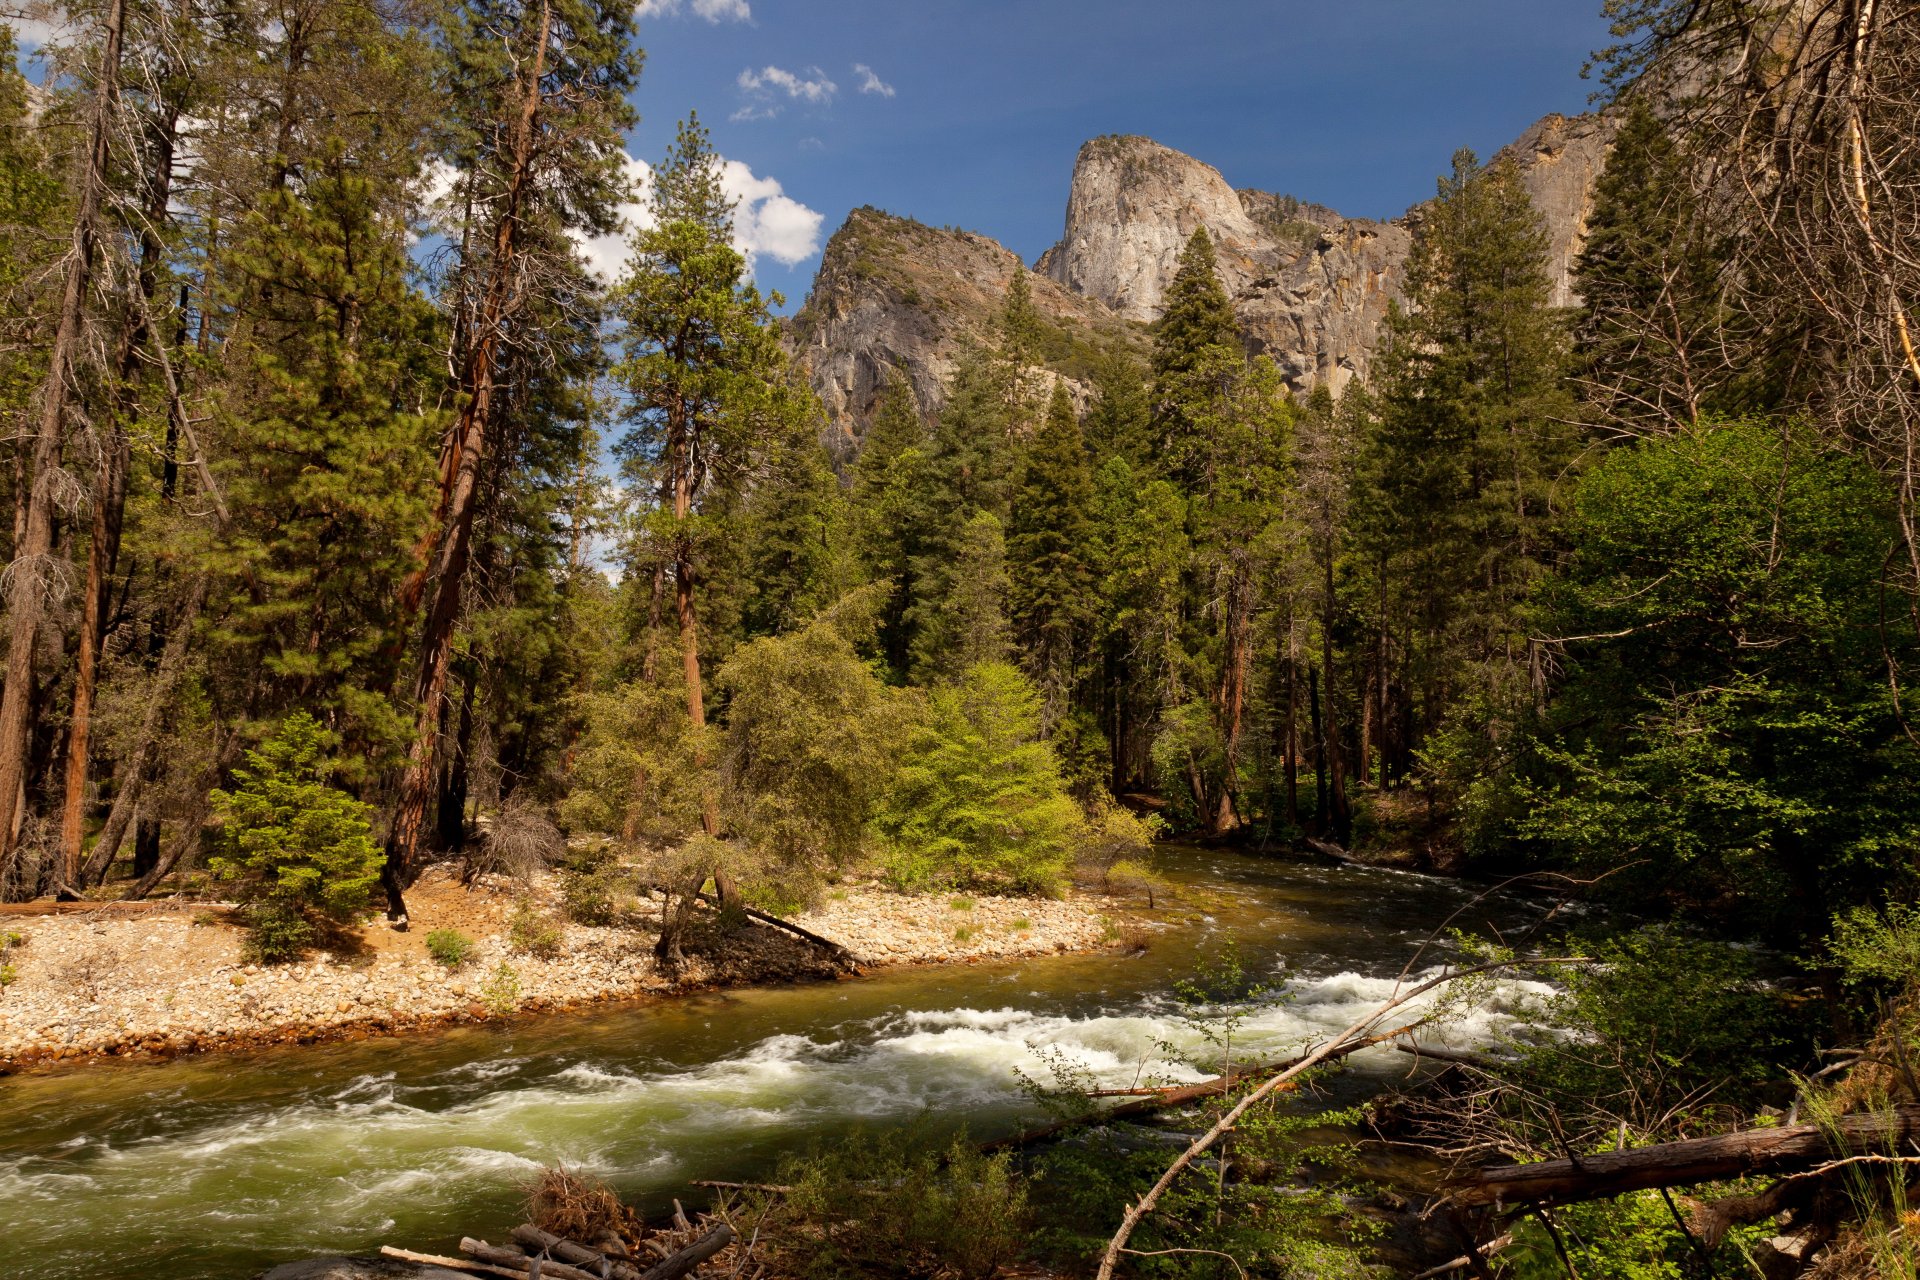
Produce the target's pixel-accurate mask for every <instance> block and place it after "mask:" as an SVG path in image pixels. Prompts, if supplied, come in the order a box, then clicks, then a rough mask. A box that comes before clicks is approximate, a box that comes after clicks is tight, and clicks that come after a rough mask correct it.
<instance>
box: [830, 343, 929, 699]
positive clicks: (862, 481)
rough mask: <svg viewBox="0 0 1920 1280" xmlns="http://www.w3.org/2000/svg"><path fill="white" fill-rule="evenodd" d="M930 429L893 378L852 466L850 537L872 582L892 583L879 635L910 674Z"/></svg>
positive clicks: (901, 674) (889, 658)
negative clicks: (912, 613)
mask: <svg viewBox="0 0 1920 1280" xmlns="http://www.w3.org/2000/svg"><path fill="white" fill-rule="evenodd" d="M927 450H928V442H927V428H926V424H925V423H924V422H923V421H922V420H921V417H920V410H919V408H918V407H917V406H916V405H915V403H914V399H913V388H912V387H911V386H909V385H908V383H907V381H906V379H905V378H904V377H901V376H899V375H897V374H896V375H895V376H894V377H892V378H891V379H889V381H888V383H887V389H886V391H885V393H884V394H883V395H882V396H881V399H880V406H879V408H878V410H876V412H875V413H874V418H873V423H872V425H871V426H869V427H868V428H867V436H866V439H865V440H864V441H862V443H861V446H860V456H859V458H858V459H856V460H855V462H854V465H853V487H852V492H851V493H850V494H849V495H848V506H849V508H850V512H849V524H850V526H851V528H850V536H851V538H852V541H853V549H854V554H855V556H856V557H857V558H858V561H859V565H860V571H861V572H862V573H863V574H864V575H865V577H866V578H867V580H868V581H886V582H888V583H890V584H891V585H890V586H889V587H888V589H887V590H886V592H885V593H884V595H883V596H882V597H881V599H880V601H879V603H878V605H877V608H876V625H875V639H876V641H877V643H878V644H879V646H880V653H881V656H882V657H883V658H885V659H886V663H887V666H888V668H889V669H890V670H891V671H892V672H893V674H894V676H895V677H896V678H898V679H900V680H905V679H906V677H907V669H908V666H909V663H910V655H909V646H910V643H911V638H912V629H911V626H910V623H909V618H908V612H909V610H910V609H911V608H912V606H913V602H914V599H915V597H916V595H917V594H918V582H917V579H916V577H915V572H916V565H917V563H918V560H919V557H920V556H921V555H922V554H923V551H924V548H923V547H922V546H921V539H922V537H923V536H924V534H925V532H926V527H925V522H924V520H923V519H922V516H923V514H924V512H923V507H924V504H925V495H924V492H923V490H924V479H925V475H926V467H927Z"/></svg>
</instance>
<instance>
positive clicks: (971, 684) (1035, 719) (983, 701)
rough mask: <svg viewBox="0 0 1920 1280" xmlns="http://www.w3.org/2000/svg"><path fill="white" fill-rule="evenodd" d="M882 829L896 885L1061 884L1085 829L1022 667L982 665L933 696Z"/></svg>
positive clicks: (1033, 887) (1025, 888)
mask: <svg viewBox="0 0 1920 1280" xmlns="http://www.w3.org/2000/svg"><path fill="white" fill-rule="evenodd" d="M876 824H877V826H878V827H879V829H880V831H881V833H882V834H883V835H884V836H885V838H886V840H887V843H888V848H887V850H886V853H885V855H884V856H885V862H886V866H887V871H888V874H889V875H890V876H891V877H892V878H893V879H894V881H895V882H896V883H899V884H902V885H906V886H910V887H924V886H936V885H950V886H954V887H959V888H981V889H995V888H1006V889H1013V890H1017V891H1021V892H1049V891H1052V890H1053V889H1055V888H1057V887H1058V885H1059V884H1060V883H1061V880H1062V877H1063V875H1064V873H1065V871H1066V869H1067V867H1068V865H1069V863H1070V862H1071V859H1072V857H1073V852H1074V849H1075V847H1076V845H1077V844H1078V842H1079V840H1080V837H1081V832H1082V826H1083V823H1082V819H1081V816H1080V811H1079V807H1078V806H1077V805H1075V804H1074V802H1073V800H1072V798H1071V797H1070V796H1068V795H1067V794H1066V790H1065V787H1064V785H1063V783H1062V781H1061V778H1060V766H1059V763H1058V761H1056V760H1055V759H1054V756H1053V751H1052V749H1051V748H1050V747H1048V745H1047V744H1046V741H1045V740H1044V739H1043V738H1041V736H1040V729H1039V698H1038V696H1037V695H1036V694H1035V692H1034V690H1033V687H1032V685H1030V684H1029V683H1028V682H1027V680H1026V678H1025V677H1024V676H1022V675H1021V674H1020V672H1019V671H1018V670H1017V669H1015V668H1014V667H1011V666H1008V665H1006V664H1005V663H987V664H983V665H981V666H977V667H974V668H972V669H971V670H969V671H968V672H966V674H965V675H964V676H963V678H962V679H961V681H960V683H959V684H957V685H952V686H946V687H942V688H937V689H934V690H933V691H932V692H931V693H930V694H929V696H928V705H927V718H926V722H925V724H924V725H923V726H921V727H920V728H919V729H918V730H917V731H916V732H915V733H914V734H913V736H912V738H911V739H910V741H909V742H908V745H907V748H906V752H905V755H904V757H903V759H902V761H901V765H900V771H899V774H898V777H897V780H896V781H895V783H894V786H893V788H892V790H891V791H890V792H889V794H888V795H887V797H886V799H885V801H884V802H883V804H882V805H881V808H880V813H879V815H878V818H877V820H876Z"/></svg>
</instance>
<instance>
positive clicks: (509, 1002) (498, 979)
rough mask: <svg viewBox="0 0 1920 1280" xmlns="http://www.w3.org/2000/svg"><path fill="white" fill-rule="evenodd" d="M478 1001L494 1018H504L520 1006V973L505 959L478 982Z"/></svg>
mask: <svg viewBox="0 0 1920 1280" xmlns="http://www.w3.org/2000/svg"><path fill="white" fill-rule="evenodd" d="M480 1003H481V1004H483V1005H485V1006H486V1009H487V1012H488V1013H490V1014H492V1015H493V1016H494V1017H496V1018H504V1017H506V1016H507V1015H508V1014H510V1013H512V1012H514V1011H515V1010H516V1009H518V1008H519V1007H520V974H519V972H518V971H517V970H516V969H515V968H514V967H513V966H512V965H511V964H508V963H507V962H506V961H505V960H502V961H501V962H500V963H499V964H498V965H496V966H495V967H494V970H493V972H492V973H490V974H488V975H487V980H486V981H485V982H483V983H481V984H480Z"/></svg>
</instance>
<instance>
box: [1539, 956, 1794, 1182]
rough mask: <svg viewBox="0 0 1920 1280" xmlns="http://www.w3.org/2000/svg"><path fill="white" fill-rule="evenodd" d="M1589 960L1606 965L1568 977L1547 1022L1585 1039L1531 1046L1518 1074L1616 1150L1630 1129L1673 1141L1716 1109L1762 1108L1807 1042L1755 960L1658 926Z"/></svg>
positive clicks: (1574, 970)
mask: <svg viewBox="0 0 1920 1280" xmlns="http://www.w3.org/2000/svg"><path fill="white" fill-rule="evenodd" d="M1589 954H1591V955H1593V956H1594V957H1595V958H1596V959H1597V960H1598V961H1599V963H1597V964H1594V965H1581V966H1574V967H1571V968H1568V969H1566V970H1565V971H1564V972H1562V973H1561V974H1560V975H1559V976H1560V978H1561V980H1562V981H1564V982H1565V984H1566V986H1565V990H1564V992H1562V993H1561V994H1560V995H1558V996H1556V997H1555V998H1554V999H1553V1001H1552V1003H1551V1007H1550V1009H1549V1010H1548V1012H1547V1016H1546V1018H1545V1019H1544V1021H1545V1022H1546V1023H1547V1024H1549V1025H1559V1026H1563V1027H1567V1028H1569V1029H1570V1030H1571V1031H1572V1032H1573V1034H1572V1035H1571V1036H1570V1037H1562V1038H1555V1039H1552V1040H1548V1041H1545V1042H1542V1043H1536V1044H1529V1045H1526V1046H1523V1047H1522V1049H1521V1054H1522V1057H1521V1061H1520V1063H1519V1065H1518V1068H1517V1071H1518V1075H1519V1078H1520V1079H1521V1081H1522V1082H1523V1083H1524V1084H1525V1085H1526V1086H1527V1088H1528V1090H1530V1091H1531V1093H1532V1095H1533V1096H1534V1097H1536V1098H1539V1099H1544V1100H1545V1101H1546V1102H1547V1103H1549V1104H1551V1105H1552V1106H1554V1107H1555V1108H1557V1109H1558V1110H1559V1112H1560V1114H1561V1115H1562V1116H1563V1117H1564V1118H1565V1119H1566V1122H1567V1127H1568V1130H1569V1131H1571V1130H1572V1129H1573V1126H1574V1124H1575V1123H1576V1122H1583V1123H1584V1124H1586V1125H1587V1126H1588V1127H1589V1128H1590V1129H1591V1130H1592V1131H1593V1132H1594V1133H1595V1134H1596V1135H1597V1137H1598V1138H1600V1139H1604V1140H1606V1141H1607V1142H1608V1143H1609V1145H1611V1142H1612V1140H1613V1132H1614V1129H1615V1127H1616V1126H1617V1124H1618V1123H1619V1122H1620V1121H1621V1120H1625V1121H1626V1122H1627V1123H1628V1124H1629V1125H1631V1126H1632V1127H1633V1128H1634V1130H1635V1131H1636V1132H1639V1133H1643V1134H1649V1135H1656V1134H1658V1135H1660V1136H1670V1134H1667V1133H1663V1132H1662V1131H1663V1130H1666V1129H1667V1128H1668V1127H1669V1126H1672V1125H1676V1124H1677V1125H1678V1126H1679V1127H1680V1129H1681V1130H1685V1129H1687V1128H1689V1127H1691V1126H1690V1122H1691V1121H1695V1120H1697V1119H1702V1118H1705V1116H1706V1113H1707V1112H1708V1111H1709V1110H1711V1109H1712V1108H1716V1107H1734V1108H1740V1109H1742V1110H1744V1109H1748V1108H1751V1107H1752V1106H1754V1105H1755V1104H1756V1103H1757V1102H1758V1101H1759V1100H1760V1097H1759V1095H1760V1091H1761V1088H1762V1086H1763V1085H1764V1084H1765V1083H1766V1082H1767V1081H1768V1080H1770V1079H1773V1078H1776V1077H1777V1075H1778V1070H1779V1069H1778V1067H1777V1066H1776V1064H1777V1063H1780V1062H1783V1061H1787V1060H1789V1059H1790V1058H1791V1057H1792V1056H1793V1054H1792V1050H1793V1049H1794V1047H1795V1045H1796V1043H1797V1042H1798V1040H1799V1038H1800V1037H1801V1035H1802V1034H1803V1033H1804V1028H1802V1027H1800V1026H1799V1025H1798V1024H1797V1023H1796V1021H1795V1019H1794V1018H1793V1017H1792V1016H1791V1014H1790V1013H1789V1009H1788V1006H1787V1003H1786V1002H1785V1001H1784V1000H1783V999H1782V998H1781V997H1780V996H1779V995H1778V994H1777V993H1776V992H1774V991H1772V990H1770V989H1769V988H1768V986H1767V984H1766V983H1765V982H1764V981H1763V979H1762V975H1761V973H1760V969H1759V966H1758V964H1757V962H1756V959H1755V956H1754V954H1753V953H1752V952H1750V951H1747V950H1745V949H1742V948H1739V947H1734V946H1729V945H1727V944H1725V943H1719V942H1710V941H1705V940H1701V939H1696V938H1689V937H1686V936H1684V935H1682V934H1680V933H1678V932H1676V931H1674V930H1672V929H1667V928H1659V927H1651V928H1645V929H1641V930H1638V931H1637V932H1634V933H1629V934H1625V935H1622V936H1620V937H1618V938H1614V939H1610V940H1608V941H1605V942H1603V943H1600V944H1599V945H1597V946H1594V947H1592V948H1590V949H1589ZM1572 1140H1573V1141H1576V1142H1577V1141H1578V1140H1579V1139H1578V1137H1574V1138H1573V1139H1572ZM1557 1141H1558V1139H1557V1138H1553V1139H1551V1140H1550V1135H1541V1142H1540V1145H1542V1146H1543V1147H1547V1146H1552V1145H1553V1144H1554V1143H1555V1142H1557Z"/></svg>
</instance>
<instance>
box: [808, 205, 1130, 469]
mask: <svg viewBox="0 0 1920 1280" xmlns="http://www.w3.org/2000/svg"><path fill="white" fill-rule="evenodd" d="M1021 265H1022V264H1021V262H1020V258H1019V256H1018V255H1017V254H1015V253H1014V252H1013V251H1012V250H1010V249H1007V248H1004V247H1002V246H1001V245H999V244H998V243H996V242H994V241H992V240H989V239H987V237H985V236H982V235H975V234H974V233H972V232H970V231H954V230H944V229H936V228H933V227H929V226H926V225H924V224H922V223H919V222H915V221H913V220H912V219H910V218H899V217H895V216H893V215H892V214H889V213H883V212H881V211H880V210H878V209H873V208H860V209H855V210H854V211H853V212H852V213H851V214H849V215H848V216H847V220H846V222H845V223H844V224H842V226H841V228H840V229H839V230H838V231H836V232H835V233H834V235H833V238H832V239H831V240H829V241H828V242H827V248H826V252H825V254H823V255H822V257H821V260H820V271H819V274H818V275H816V276H815V277H814V284H813V292H812V293H810V294H809V295H808V296H807V301H806V304H805V305H804V306H802V307H801V308H800V310H799V312H798V313H797V314H795V316H794V317H793V320H792V321H791V322H790V324H789V326H788V330H787V342H788V347H789V350H790V351H791V352H792V353H793V356H794V359H795V361H796V363H797V364H798V365H799V367H800V369H801V371H802V372H803V373H804V374H805V376H806V378H807V380H808V382H809V383H810V384H811V385H812V387H813V389H814V391H815V392H816V393H817V394H818V395H819V397H820V400H821V403H822V404H823V405H824V406H825V407H826V410H827V414H828V416H829V418H830V419H831V421H832V423H833V438H832V440H831V441H830V443H832V444H833V445H834V446H835V447H836V448H837V449H842V450H844V449H845V448H846V447H848V446H849V445H851V444H852V443H854V442H856V441H857V440H858V438H859V436H860V434H861V433H862V432H863V431H864V430H865V424H866V422H867V420H868V419H869V417H870V416H871V415H872V413H873V409H874V406H875V405H876V404H877V403H878V402H879V399H880V396H881V393H882V392H884V391H885V390H886V385H887V380H888V378H889V376H890V375H891V373H892V372H893V371H896V370H897V371H898V372H899V373H900V374H902V375H903V376H905V377H906V378H907V380H908V381H909V382H910V383H911V384H912V387H913V391H914V397H915V399H917V400H918V401H919V403H920V407H921V409H922V410H923V411H924V412H927V413H933V412H935V411H937V410H938V409H939V408H940V406H941V404H942V403H943V402H944V400H945V398H946V384H947V379H948V377H949V376H950V375H951V374H952V373H953V370H954V366H955V365H956V364H957V363H958V361H959V359H960V357H961V355H962V353H963V352H964V351H965V350H966V349H967V347H968V346H969V345H973V344H979V343H984V342H985V341H987V339H988V336H989V334H990V332H991V330H992V326H993V324H994V320H995V318H996V316H997V315H998V314H999V311H1000V308H1001V306H1002V305H1003V304H1004V302H1005V300H1006V295H1007V286H1008V285H1009V284H1010V283H1012V280H1013V273H1014V272H1015V271H1016V270H1017V269H1019V268H1020V267H1021ZM1028 283H1029V284H1030V286H1031V288H1032V294H1033V303H1034V308H1035V310H1037V311H1038V312H1039V313H1040V316H1041V319H1042V321H1043V323H1044V326H1045V330H1046V332H1045V334H1044V335H1043V344H1042V345H1043V347H1044V348H1045V353H1046V356H1047V363H1048V366H1049V367H1050V368H1052V369H1053V370H1054V371H1055V372H1056V373H1058V374H1059V375H1061V376H1063V377H1065V378H1066V379H1068V381H1069V383H1070V384H1071V385H1073V386H1074V388H1075V390H1076V395H1077V398H1079V399H1082V400H1084V398H1085V389H1084V379H1085V377H1086V375H1087V373H1088V372H1089V371H1090V369H1091V361H1092V358H1093V356H1094V354H1095V353H1096V351H1097V349H1098V347H1099V346H1101V345H1107V344H1113V343H1120V344H1123V345H1128V346H1132V347H1135V348H1137V349H1139V350H1142V351H1144V350H1145V348H1146V342H1147V338H1146V332H1145V330H1144V328H1142V327H1141V326H1139V325H1137V324H1133V323H1132V322H1130V321H1128V320H1126V319H1125V318H1124V317H1121V316H1119V315H1116V314H1115V313H1114V312H1113V311H1112V310H1110V309H1109V308H1108V307H1106V306H1104V305H1102V304H1101V303H1099V302H1095V301H1093V300H1091V299H1088V298H1084V297H1081V296H1079V295H1077V294H1074V293H1070V292H1068V291H1067V290H1066V289H1064V288H1062V287H1061V286H1060V285H1058V284H1056V283H1055V282H1054V281H1052V280H1049V279H1047V278H1046V277H1045V276H1042V275H1039V274H1031V275H1030V276H1029V278H1028Z"/></svg>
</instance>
